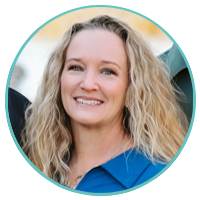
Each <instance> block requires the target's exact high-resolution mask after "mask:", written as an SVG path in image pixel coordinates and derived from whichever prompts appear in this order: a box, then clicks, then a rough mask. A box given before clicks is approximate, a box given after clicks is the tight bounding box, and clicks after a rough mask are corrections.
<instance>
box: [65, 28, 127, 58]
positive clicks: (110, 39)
mask: <svg viewBox="0 0 200 200" xmlns="http://www.w3.org/2000/svg"><path fill="white" fill-rule="evenodd" d="M66 56H67V59H70V58H71V57H77V56H78V57H81V58H85V59H89V58H91V59H92V58H93V59H111V60H113V59H114V60H115V61H118V62H126V60H127V56H126V50H125V44H124V42H123V41H122V39H121V38H120V37H119V36H118V35H116V34H115V33H112V32H110V31H107V30H102V29H95V30H82V31H80V32H78V33H77V34H76V35H75V36H74V37H73V38H72V40H71V42H70V44H69V46H68V49H67V55H66Z"/></svg>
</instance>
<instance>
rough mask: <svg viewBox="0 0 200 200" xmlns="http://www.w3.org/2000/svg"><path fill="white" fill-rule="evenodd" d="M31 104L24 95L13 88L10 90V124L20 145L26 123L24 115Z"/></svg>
mask: <svg viewBox="0 0 200 200" xmlns="http://www.w3.org/2000/svg"><path fill="white" fill-rule="evenodd" d="M29 104H30V101H29V100H28V99H27V98H25V97H24V96H23V95H22V94H20V93H19V92H17V91H15V90H13V89H12V88H9V89H8V112H9V118H10V123H11V126H12V129H13V132H14V134H15V137H16V139H17V141H18V143H19V144H20V141H21V132H22V130H23V128H24V123H25V117H24V116H25V115H24V113H25V110H26V108H27V106H28V105H29Z"/></svg>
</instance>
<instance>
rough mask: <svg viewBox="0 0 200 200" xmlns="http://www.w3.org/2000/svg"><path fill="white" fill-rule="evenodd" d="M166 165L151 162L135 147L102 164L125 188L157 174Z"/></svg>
mask: <svg viewBox="0 0 200 200" xmlns="http://www.w3.org/2000/svg"><path fill="white" fill-rule="evenodd" d="M165 166H166V165H164V164H159V163H153V162H152V161H151V160H149V159H148V158H147V157H146V156H145V155H144V154H143V153H141V152H140V151H137V150H136V149H132V150H128V151H126V152H125V153H123V154H121V155H119V156H118V157H116V158H114V159H113V160H111V161H109V162H107V163H105V164H104V165H102V167H103V168H104V170H106V171H107V173H109V174H110V175H111V176H112V177H113V178H115V179H116V180H117V181H118V182H119V183H121V184H122V185H123V186H124V187H125V188H127V189H128V188H131V187H134V186H136V185H139V184H141V183H143V182H145V181H147V180H149V179H150V178H152V177H154V176H155V175H157V174H158V173H159V172H160V171H161V170H162V169H163V168H164V167H165Z"/></svg>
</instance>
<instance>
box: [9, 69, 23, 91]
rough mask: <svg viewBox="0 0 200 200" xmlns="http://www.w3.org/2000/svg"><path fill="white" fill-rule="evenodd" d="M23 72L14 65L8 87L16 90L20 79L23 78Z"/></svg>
mask: <svg viewBox="0 0 200 200" xmlns="http://www.w3.org/2000/svg"><path fill="white" fill-rule="evenodd" d="M24 75H25V72H24V70H23V68H22V67H21V66H19V65H16V66H15V67H14V69H13V72H12V76H11V79H10V87H12V88H16V87H17V85H18V84H19V82H20V81H21V79H22V78H23V77H24Z"/></svg>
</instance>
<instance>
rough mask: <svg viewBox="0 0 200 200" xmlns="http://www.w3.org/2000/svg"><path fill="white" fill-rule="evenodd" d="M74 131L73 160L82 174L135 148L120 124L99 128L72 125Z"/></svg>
mask: <svg viewBox="0 0 200 200" xmlns="http://www.w3.org/2000/svg"><path fill="white" fill-rule="evenodd" d="M72 130H73V139H74V144H75V149H74V153H73V155H72V160H73V163H75V164H76V168H77V169H78V171H79V172H80V173H85V172H86V171H88V169H91V168H92V167H94V166H97V165H99V164H103V163H105V162H106V161H108V160H110V159H112V158H113V157H116V156H117V155H119V154H120V153H122V152H124V151H125V150H127V149H129V148H131V147H132V146H133V143H132V142H130V139H129V137H128V135H127V134H125V133H124V128H123V125H122V124H120V123H113V124H110V125H109V126H102V125H101V126H98V127H88V126H83V125H80V124H79V125H77V124H76V125H75V124H73V123H72Z"/></svg>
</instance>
